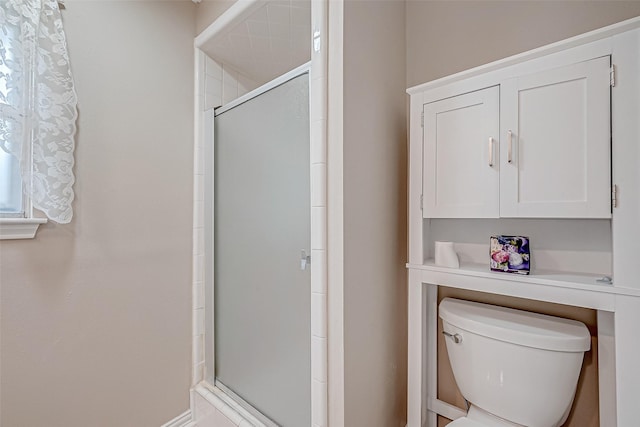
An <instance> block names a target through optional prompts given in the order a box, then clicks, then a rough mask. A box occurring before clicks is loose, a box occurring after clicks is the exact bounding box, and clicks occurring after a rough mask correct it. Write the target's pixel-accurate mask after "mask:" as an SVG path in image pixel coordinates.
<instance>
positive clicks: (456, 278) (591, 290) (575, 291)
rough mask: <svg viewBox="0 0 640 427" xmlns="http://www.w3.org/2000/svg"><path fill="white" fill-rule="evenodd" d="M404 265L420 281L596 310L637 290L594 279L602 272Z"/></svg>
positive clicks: (639, 293) (431, 263) (610, 306)
mask: <svg viewBox="0 0 640 427" xmlns="http://www.w3.org/2000/svg"><path fill="white" fill-rule="evenodd" d="M407 268H409V270H410V271H411V270H413V271H415V272H416V273H418V274H420V278H421V281H422V282H423V283H429V284H434V285H442V286H448V287H452V288H459V289H467V290H473V291H479V292H488V293H495V294H503V295H510V296H514V297H520V298H528V299H534V300H540V301H548V302H555V303H559V304H569V305H575V306H582V307H587V308H593V309H597V310H606V311H613V310H614V304H615V295H632V296H640V291H638V290H635V289H628V288H620V287H616V286H613V285H610V284H605V283H601V282H598V281H597V280H598V279H600V278H602V275H594V274H584V273H571V272H559V271H545V270H536V271H535V272H532V273H531V274H530V275H527V276H525V275H519V274H512V273H500V272H494V271H491V270H490V269H489V266H488V265H486V264H475V263H461V264H460V268H448V267H439V266H437V265H435V263H434V261H433V260H432V259H430V260H427V261H426V262H425V263H424V264H421V265H420V264H418V265H416V264H407ZM550 291H551V292H550Z"/></svg>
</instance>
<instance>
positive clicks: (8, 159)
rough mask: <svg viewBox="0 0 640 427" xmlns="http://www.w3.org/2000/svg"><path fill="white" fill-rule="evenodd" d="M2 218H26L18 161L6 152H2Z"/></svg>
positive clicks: (0, 188) (0, 209) (0, 174)
mask: <svg viewBox="0 0 640 427" xmlns="http://www.w3.org/2000/svg"><path fill="white" fill-rule="evenodd" d="M0 216H2V217H15V216H24V209H23V207H22V178H21V177H20V166H19V165H18V159H16V158H15V156H13V155H11V154H9V153H7V152H5V151H4V150H0Z"/></svg>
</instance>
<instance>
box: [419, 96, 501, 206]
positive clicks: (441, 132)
mask: <svg viewBox="0 0 640 427" xmlns="http://www.w3.org/2000/svg"><path fill="white" fill-rule="evenodd" d="M499 114H500V89H499V87H498V86H494V87H490V88H487V89H483V90H478V91H474V92H471V93H466V94H464V95H459V96H455V97H452V98H447V99H443V100H440V101H436V102H432V103H429V104H426V105H425V106H424V161H423V162H424V169H423V180H424V181H423V188H424V214H425V217H428V218H429V217H430V218H496V217H498V214H499V212H498V209H499V197H498V195H499V190H500V176H499V163H498V155H499V152H498V143H497V141H498V134H499V132H500V118H499Z"/></svg>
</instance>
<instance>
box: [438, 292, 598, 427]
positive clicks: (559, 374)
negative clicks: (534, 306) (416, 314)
mask: <svg viewBox="0 0 640 427" xmlns="http://www.w3.org/2000/svg"><path fill="white" fill-rule="evenodd" d="M439 312H440V318H441V319H442V325H443V333H444V334H445V335H446V337H445V341H446V347H447V354H448V356H449V361H450V362H451V367H452V369H453V374H454V377H455V380H456V383H457V384H458V388H459V389H460V392H461V393H462V395H463V396H464V398H465V399H467V401H468V402H469V403H470V404H471V407H470V409H469V411H468V414H467V416H466V417H463V418H459V419H458V420H455V421H454V422H453V423H451V424H449V426H450V427H517V426H520V427H522V426H526V427H558V426H561V425H562V424H563V423H564V422H565V421H566V419H567V416H568V415H569V412H570V410H571V405H572V403H573V398H574V395H575V391H576V385H577V383H578V378H579V376H580V369H581V367H582V360H583V356H584V352H585V351H588V350H589V348H590V346H591V336H590V334H589V330H588V329H587V327H586V326H585V325H584V324H583V323H581V322H577V321H574V320H568V319H563V318H559V317H553V316H547V315H543V314H538V313H530V312H527V311H522V310H515V309H510V308H505V307H499V306H494V305H488V304H480V303H476V302H471V301H464V300H458V299H453V298H445V299H443V300H442V302H441V303H440V310H439Z"/></svg>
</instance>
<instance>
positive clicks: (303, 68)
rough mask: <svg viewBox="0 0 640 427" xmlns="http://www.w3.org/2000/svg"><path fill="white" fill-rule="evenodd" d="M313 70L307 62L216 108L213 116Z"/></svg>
mask: <svg viewBox="0 0 640 427" xmlns="http://www.w3.org/2000/svg"><path fill="white" fill-rule="evenodd" d="M310 69H311V62H307V63H305V64H302V65H300V66H299V67H297V68H294V69H293V70H291V71H289V72H287V73H285V74H283V75H281V76H279V77H276V78H275V79H273V80H271V81H270V82H268V83H265V84H263V85H262V86H260V87H258V88H256V89H254V90H252V91H251V92H247V93H246V94H244V95H242V96H241V97H239V98H236V99H234V100H233V101H231V102H229V103H227V104H224V105H222V106H220V107H218V108H215V109H214V110H213V114H214V116H218V115H220V114H222V113H224V112H226V111H229V110H231V109H233V108H235V107H237V106H238V105H241V104H244V103H245V102H247V101H250V100H252V99H253V98H255V97H257V96H260V95H262V94H263V93H265V92H269V91H270V90H271V89H274V88H276V87H278V86H280V85H283V84H285V83H286V82H288V81H289V80H293V79H295V78H296V77H299V76H302V75H304V74H308V73H309V70H310Z"/></svg>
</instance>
